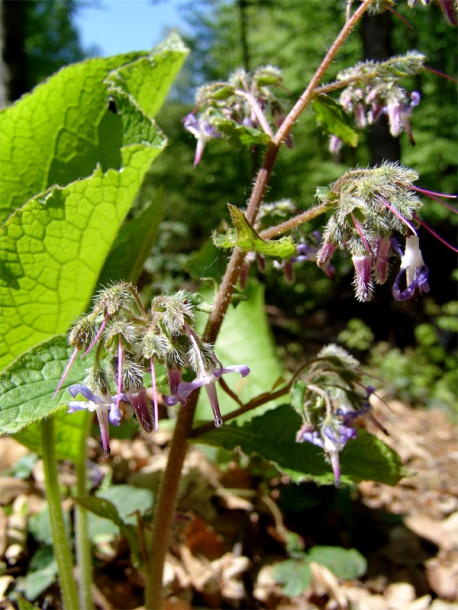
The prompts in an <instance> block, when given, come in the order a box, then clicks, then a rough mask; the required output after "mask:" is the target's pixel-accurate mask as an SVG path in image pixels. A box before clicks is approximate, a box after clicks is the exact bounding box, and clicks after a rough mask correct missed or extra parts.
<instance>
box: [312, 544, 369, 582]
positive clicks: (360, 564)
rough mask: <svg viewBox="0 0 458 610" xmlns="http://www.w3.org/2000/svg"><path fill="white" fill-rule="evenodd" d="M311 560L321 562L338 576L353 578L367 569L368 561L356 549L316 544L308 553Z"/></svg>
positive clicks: (347, 578) (346, 578)
mask: <svg viewBox="0 0 458 610" xmlns="http://www.w3.org/2000/svg"><path fill="white" fill-rule="evenodd" d="M307 558H308V560H309V561H314V562H315V563H320V564H321V565H323V566H325V567H326V568H328V570H330V571H331V572H332V573H333V574H335V575H336V576H337V577H338V578H343V579H345V580H353V579H354V578H359V577H360V576H362V575H363V574H364V573H365V572H366V570H367V561H366V560H365V558H364V557H363V556H362V555H361V553H358V551H357V550H356V549H343V548H342V547H340V546H314V547H312V548H311V549H310V551H309V553H307Z"/></svg>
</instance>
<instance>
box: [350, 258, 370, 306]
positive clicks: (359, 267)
mask: <svg viewBox="0 0 458 610" xmlns="http://www.w3.org/2000/svg"><path fill="white" fill-rule="evenodd" d="M352 260H353V266H354V268H355V280H354V286H355V289H356V298H357V299H358V301H362V302H366V301H370V299H371V297H372V291H373V286H372V278H371V269H372V256H370V255H368V254H365V255H362V256H353V257H352Z"/></svg>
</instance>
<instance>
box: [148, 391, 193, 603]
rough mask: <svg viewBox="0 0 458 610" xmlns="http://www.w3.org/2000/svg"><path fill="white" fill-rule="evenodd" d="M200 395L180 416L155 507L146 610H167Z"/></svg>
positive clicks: (190, 400)
mask: <svg viewBox="0 0 458 610" xmlns="http://www.w3.org/2000/svg"><path fill="white" fill-rule="evenodd" d="M197 398H198V392H197V391H195V392H193V393H192V394H191V396H190V397H189V400H188V402H187V404H186V407H184V408H182V409H180V410H179V412H178V418H177V422H176V425H175V430H174V433H173V437H172V441H171V444H170V451H169V459H168V461H167V466H166V468H165V472H164V475H163V477H162V482H161V487H160V491H159V497H158V500H157V504H156V506H155V515H154V522H153V530H152V539H151V546H150V550H149V566H150V571H149V573H148V574H147V575H146V592H145V609H146V610H159V609H160V608H162V607H163V599H162V576H163V571H164V562H165V557H166V553H167V548H168V545H169V537H170V530H171V527H172V523H173V518H174V514H175V504H176V500H177V496H178V488H179V484H180V479H181V471H182V469H183V464H184V460H185V457H186V453H187V450H188V442H187V439H188V435H189V432H190V430H191V426H192V420H193V418H194V412H195V409H196V405H197Z"/></svg>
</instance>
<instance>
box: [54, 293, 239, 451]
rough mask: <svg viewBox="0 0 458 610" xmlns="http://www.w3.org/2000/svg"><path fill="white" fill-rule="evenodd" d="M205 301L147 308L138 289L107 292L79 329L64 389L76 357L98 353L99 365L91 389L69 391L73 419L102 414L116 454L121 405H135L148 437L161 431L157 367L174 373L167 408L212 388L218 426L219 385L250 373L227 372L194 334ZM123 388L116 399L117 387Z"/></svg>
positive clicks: (159, 302) (73, 335) (104, 433)
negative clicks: (114, 434) (113, 429)
mask: <svg viewBox="0 0 458 610" xmlns="http://www.w3.org/2000/svg"><path fill="white" fill-rule="evenodd" d="M198 305H199V297H198V296H197V295H192V294H190V293H188V292H186V291H184V290H180V291H179V292H177V293H176V294H174V295H171V296H168V295H161V296H157V297H155V298H153V300H152V303H151V307H150V309H149V310H146V309H145V308H144V307H143V304H142V302H141V299H140V297H139V295H138V292H137V290H136V289H135V288H134V287H133V286H132V285H131V284H129V283H127V282H120V283H118V284H114V285H113V286H109V287H108V288H106V289H104V290H102V291H101V292H100V293H99V294H98V295H97V297H96V300H95V303H94V307H93V308H92V311H91V312H90V313H89V314H87V315H85V316H83V317H82V318H80V320H78V321H77V322H76V324H75V325H74V326H73V328H72V330H71V332H70V335H69V343H70V345H71V346H72V347H73V348H74V351H73V354H72V356H71V358H70V361H69V363H68V365H67V367H66V369H65V371H64V374H63V376H62V379H61V381H60V383H59V386H58V388H57V390H56V394H57V392H58V391H59V390H60V388H61V386H62V383H63V382H64V379H65V378H66V376H67V374H68V372H69V370H70V367H71V366H72V364H73V362H74V360H75V358H76V356H77V355H78V354H79V353H80V352H82V356H85V355H86V354H87V353H88V352H89V351H91V350H92V349H94V350H95V357H94V364H93V366H92V367H91V369H89V371H88V375H87V378H86V380H85V382H84V384H73V385H71V386H70V387H69V388H68V389H69V392H70V394H71V396H72V397H73V398H76V397H77V396H78V395H81V396H82V397H83V398H84V399H86V400H72V401H70V403H69V405H68V407H69V413H73V412H75V411H77V410H81V409H87V410H88V411H91V412H95V413H96V414H97V418H98V421H99V427H100V432H101V440H102V446H103V450H104V454H105V455H109V453H110V447H109V433H108V424H109V423H111V424H113V425H115V426H117V425H119V423H120V422H121V418H122V415H121V404H126V403H128V404H130V405H131V406H132V408H133V410H134V412H135V414H136V416H137V418H138V421H139V423H140V425H141V426H142V428H143V429H144V430H145V431H146V432H151V431H152V430H156V429H157V426H158V396H157V382H156V372H155V365H156V364H161V365H163V366H164V367H165V368H166V370H167V374H168V381H169V387H170V393H171V395H170V396H163V401H164V404H166V405H167V406H173V405H176V404H178V403H179V404H181V405H185V404H186V399H187V398H188V396H189V395H190V394H191V392H193V391H194V390H195V389H197V388H199V387H201V386H205V389H206V391H207V394H208V396H209V398H210V403H211V407H212V411H213V418H214V422H215V425H216V426H217V427H219V426H221V425H222V417H221V413H220V409H219V404H218V397H217V394H216V387H215V385H216V382H217V381H218V380H219V379H220V378H221V376H222V375H223V374H225V373H232V372H239V373H240V374H241V375H242V377H245V376H246V375H248V373H249V372H250V370H249V368H248V367H247V366H245V365H240V366H238V365H234V366H229V367H223V366H222V364H221V363H220V362H219V360H218V359H217V357H216V355H215V353H214V350H213V346H212V345H211V344H209V343H206V342H205V341H203V340H202V338H201V337H200V336H199V335H198V334H197V333H196V331H195V330H194V329H193V325H194V321H195V310H196V307H198ZM146 370H149V371H150V372H151V379H152V389H151V392H152V406H151V405H150V402H149V399H148V393H147V389H146V388H145V385H144V373H145V371H146ZM184 370H188V371H190V372H191V373H192V374H194V375H195V379H194V381H182V375H183V371H184ZM112 385H114V386H115V387H116V392H115V394H114V395H112V391H111V386H112Z"/></svg>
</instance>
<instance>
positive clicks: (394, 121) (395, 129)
mask: <svg viewBox="0 0 458 610" xmlns="http://www.w3.org/2000/svg"><path fill="white" fill-rule="evenodd" d="M410 99H411V102H410V104H407V103H406V102H400V101H398V100H394V101H392V102H389V103H388V104H387V105H386V107H385V108H384V112H385V113H386V114H387V115H388V122H389V124H390V133H391V135H392V136H394V137H397V136H399V135H400V133H401V132H402V130H404V131H405V132H406V133H407V135H408V136H409V140H410V143H411V144H412V145H413V144H415V141H414V139H413V135H412V128H411V126H410V115H411V114H412V111H413V109H414V108H415V107H416V106H418V104H419V103H420V94H419V93H418V91H412V93H411V94H410Z"/></svg>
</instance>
